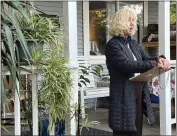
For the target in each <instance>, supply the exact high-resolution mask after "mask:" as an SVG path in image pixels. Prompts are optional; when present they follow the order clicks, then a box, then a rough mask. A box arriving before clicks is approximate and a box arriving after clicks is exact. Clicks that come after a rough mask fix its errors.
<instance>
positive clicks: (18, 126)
mask: <svg viewBox="0 0 177 136" xmlns="http://www.w3.org/2000/svg"><path fill="white" fill-rule="evenodd" d="M16 85H17V89H16V90H15V97H14V98H15V100H14V101H15V102H14V103H15V104H14V111H15V114H14V118H15V135H21V119H20V117H21V113H20V85H19V81H18V80H16Z"/></svg>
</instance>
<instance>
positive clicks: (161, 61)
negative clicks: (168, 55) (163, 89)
mask: <svg viewBox="0 0 177 136" xmlns="http://www.w3.org/2000/svg"><path fill="white" fill-rule="evenodd" d="M158 67H159V68H162V69H163V70H168V69H169V68H170V62H169V61H168V60H167V59H164V58H159V63H158Z"/></svg>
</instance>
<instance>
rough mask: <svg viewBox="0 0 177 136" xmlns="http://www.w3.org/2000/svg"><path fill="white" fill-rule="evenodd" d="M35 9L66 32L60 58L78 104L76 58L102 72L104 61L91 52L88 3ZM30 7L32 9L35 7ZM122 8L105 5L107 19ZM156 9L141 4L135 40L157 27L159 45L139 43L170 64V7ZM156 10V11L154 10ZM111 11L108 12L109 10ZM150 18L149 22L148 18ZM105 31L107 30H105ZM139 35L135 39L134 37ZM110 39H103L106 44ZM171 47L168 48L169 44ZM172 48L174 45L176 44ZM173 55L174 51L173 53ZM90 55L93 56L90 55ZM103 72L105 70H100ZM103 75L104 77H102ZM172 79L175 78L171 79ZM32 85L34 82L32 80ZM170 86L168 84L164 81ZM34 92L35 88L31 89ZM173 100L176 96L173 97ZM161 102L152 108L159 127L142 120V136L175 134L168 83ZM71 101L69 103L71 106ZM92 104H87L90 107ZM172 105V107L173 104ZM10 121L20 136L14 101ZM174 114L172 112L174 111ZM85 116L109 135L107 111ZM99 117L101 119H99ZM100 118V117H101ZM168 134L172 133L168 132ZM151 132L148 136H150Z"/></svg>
mask: <svg viewBox="0 0 177 136" xmlns="http://www.w3.org/2000/svg"><path fill="white" fill-rule="evenodd" d="M35 4H36V5H37V6H38V7H41V8H43V9H44V10H45V11H47V12H48V13H49V14H53V15H58V16H59V20H60V21H63V22H64V24H65V26H66V28H68V31H67V30H65V31H67V32H66V33H67V35H68V37H69V41H65V42H66V43H67V47H68V48H66V49H65V51H64V55H65V57H66V58H68V59H69V60H70V68H71V71H72V76H73V77H74V78H75V80H74V84H73V89H72V93H73V94H75V95H73V101H74V102H78V89H77V84H78V82H77V79H78V71H77V70H78V60H77V59H78V56H79V57H81V56H84V57H88V58H89V60H90V62H91V64H93V65H94V64H103V65H104V68H105V57H104V55H103V54H101V55H100V53H98V55H95V53H96V54H97V51H98V49H97V48H95V46H94V45H95V43H94V42H90V41H92V40H94V37H92V38H93V39H90V36H91V35H90V34H89V33H90V30H89V27H88V26H89V2H86V1H83V2H80V1H79V2H57V1H55V2H54V1H53V2H42V1H41V2H39V1H38V2H36V3H35ZM35 4H34V5H35ZM121 4H123V5H124V6H125V5H126V4H127V3H125V2H122V3H121V2H119V1H117V2H113V3H109V4H107V5H106V8H107V9H108V11H109V12H108V15H111V14H112V13H113V12H115V11H116V10H118V9H119V8H120V7H121V6H120V5H121ZM155 4H156V6H154V5H153V4H152V3H151V2H143V7H144V10H143V12H142V13H143V25H141V26H140V29H139V31H138V34H137V35H135V37H134V38H135V39H136V40H138V41H139V43H142V38H143V33H145V31H146V29H145V28H147V26H148V24H149V23H150V24H151V23H155V24H159V26H158V28H160V29H159V32H158V33H159V41H158V42H155V43H153V45H152V43H142V44H143V45H144V46H145V47H147V48H149V47H150V46H151V47H152V46H153V47H159V49H158V54H164V55H165V56H166V57H167V59H169V60H170V39H169V38H167V37H170V36H169V35H170V22H169V17H170V16H169V13H170V3H169V2H157V1H156V3H155ZM148 5H149V7H150V5H151V6H152V5H153V6H154V7H153V6H152V7H153V8H152V9H153V10H154V9H155V11H152V12H150V11H148V9H149V8H148ZM156 8H157V9H158V10H157V9H156ZM111 9H112V10H111ZM149 15H151V18H150V17H149ZM106 31H107V30H106ZM138 35H139V36H138ZM109 38H110V37H109V35H106V40H108V39H109ZM171 45H172V44H171ZM173 45H176V43H175V44H174V42H173ZM175 52H176V50H175ZM91 53H94V55H92V54H91ZM173 65H176V55H175V59H174V58H173ZM104 70H105V71H106V72H107V70H106V68H105V69H104ZM106 74H107V73H106ZM175 77H176V76H175ZM166 79H167V75H165V77H164V78H163V80H162V82H161V83H162V84H164V82H165V81H167V80H166ZM34 81H35V80H34ZM168 82H170V81H168ZM33 89H34V90H35V89H36V86H34V88H33ZM175 96H176V93H175ZM160 98H161V101H160V104H159V105H158V106H157V105H156V106H155V108H158V109H159V108H160V111H159V113H160V115H159V114H158V113H157V115H156V117H157V119H159V120H160V124H159V125H155V126H149V125H148V124H147V121H146V120H145V119H144V130H143V134H144V135H157V134H161V135H171V134H174V135H175V134H176V128H175V126H174V127H171V126H172V124H176V115H175V117H174V118H173V119H172V118H171V116H170V115H171V106H170V105H171V101H170V99H171V98H170V83H168V85H167V87H166V89H165V90H163V91H161V95H160ZM35 99H37V93H35V92H34V91H33V100H35ZM73 101H72V102H73ZM92 102H93V101H90V103H92ZM175 104H176V103H175ZM87 106H88V107H93V105H89V104H88V105H87ZM14 109H15V110H14V117H13V118H14V119H15V126H14V127H12V134H16V135H20V133H21V120H20V118H21V116H20V104H19V102H17V101H15V107H14ZM175 110H176V109H175ZM86 114H88V118H89V120H90V121H99V122H100V126H97V125H96V126H95V125H94V126H92V127H94V128H97V129H102V130H106V131H109V132H111V130H110V129H109V127H108V125H107V121H108V120H107V117H108V110H107V108H105V109H102V108H97V109H96V110H95V111H94V110H86ZM100 115H101V116H100ZM102 115H103V116H102ZM32 121H33V134H34V135H37V134H38V133H39V129H38V126H39V124H38V101H34V103H33V120H32ZM69 124H70V127H69V128H68V129H70V134H72V135H75V133H76V122H75V120H74V119H72V120H71V121H70V122H69ZM171 130H172V131H171ZM151 132H152V133H151ZM53 134H54V130H53V131H52V132H51V135H53Z"/></svg>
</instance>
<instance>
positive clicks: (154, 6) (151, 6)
mask: <svg viewBox="0 0 177 136" xmlns="http://www.w3.org/2000/svg"><path fill="white" fill-rule="evenodd" d="M148 24H158V1H149V2H148Z"/></svg>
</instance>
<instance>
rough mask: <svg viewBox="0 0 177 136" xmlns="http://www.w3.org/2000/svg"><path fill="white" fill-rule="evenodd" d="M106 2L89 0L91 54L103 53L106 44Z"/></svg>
mask: <svg viewBox="0 0 177 136" xmlns="http://www.w3.org/2000/svg"><path fill="white" fill-rule="evenodd" d="M106 16H107V14H106V2H101V1H99V2H97V1H90V2H89V31H90V55H103V54H104V50H105V46H106Z"/></svg>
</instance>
